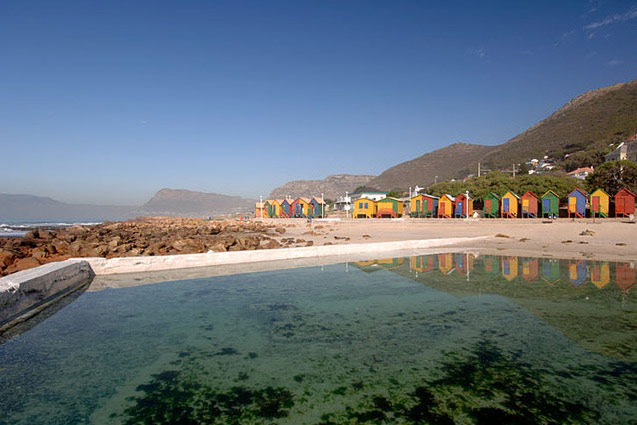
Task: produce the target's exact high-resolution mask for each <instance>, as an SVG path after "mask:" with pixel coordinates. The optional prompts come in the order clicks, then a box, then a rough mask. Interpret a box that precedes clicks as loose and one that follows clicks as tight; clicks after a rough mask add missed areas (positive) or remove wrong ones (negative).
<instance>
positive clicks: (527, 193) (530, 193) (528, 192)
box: [522, 190, 540, 199]
mask: <svg viewBox="0 0 637 425" xmlns="http://www.w3.org/2000/svg"><path fill="white" fill-rule="evenodd" d="M526 195H531V196H533V197H534V198H535V199H540V197H539V196H537V195H536V194H535V193H533V192H531V191H530V190H529V191H527V192H526V193H524V195H522V197H525V196H526Z"/></svg>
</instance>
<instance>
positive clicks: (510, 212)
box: [500, 191, 520, 218]
mask: <svg viewBox="0 0 637 425" xmlns="http://www.w3.org/2000/svg"><path fill="white" fill-rule="evenodd" d="M519 204H520V197H519V196H518V195H516V194H515V193H513V192H511V191H509V192H507V193H505V194H504V196H503V197H502V202H501V211H500V215H501V216H502V218H516V217H517V216H518V209H519Z"/></svg>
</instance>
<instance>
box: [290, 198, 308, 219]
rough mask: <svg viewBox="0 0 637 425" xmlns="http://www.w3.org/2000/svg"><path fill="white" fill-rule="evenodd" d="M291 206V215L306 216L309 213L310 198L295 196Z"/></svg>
mask: <svg viewBox="0 0 637 425" xmlns="http://www.w3.org/2000/svg"><path fill="white" fill-rule="evenodd" d="M291 207H292V217H297V218H298V217H300V218H306V217H308V216H309V215H310V200H309V199H308V198H296V199H295V200H294V202H292V205H291Z"/></svg>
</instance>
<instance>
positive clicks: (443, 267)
mask: <svg viewBox="0 0 637 425" xmlns="http://www.w3.org/2000/svg"><path fill="white" fill-rule="evenodd" d="M453 266H454V264H453V254H451V253H450V252H448V253H445V254H438V270H440V273H442V274H444V275H448V274H449V273H451V272H452V271H453Z"/></svg>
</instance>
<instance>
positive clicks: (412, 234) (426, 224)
mask: <svg viewBox="0 0 637 425" xmlns="http://www.w3.org/2000/svg"><path fill="white" fill-rule="evenodd" d="M264 221H265V222H266V223H273V224H278V225H280V226H283V227H284V228H285V229H286V232H285V234H284V235H282V237H281V238H279V240H282V243H283V244H284V245H285V240H286V239H287V238H295V239H304V240H306V241H312V242H313V243H314V245H324V244H346V243H365V242H386V241H400V240H412V239H432V238H445V237H475V236H491V237H492V238H488V239H484V240H480V241H477V242H474V243H470V244H467V245H465V246H463V248H464V247H467V248H474V249H480V250H481V251H482V252H484V253H492V254H499V255H526V256H537V257H554V258H585V259H600V260H601V259H603V260H608V261H625V260H629V261H632V260H637V224H635V223H632V222H629V221H628V220H621V219H605V220H599V219H597V220H595V222H593V220H592V219H586V220H570V219H559V220H556V221H548V220H541V219H525V220H521V219H519V220H504V219H470V220H461V219H460V220H456V219H454V220H442V219H425V220H423V219H409V218H405V219H402V220H401V219H399V220H391V221H390V220H344V221H340V222H320V221H314V222H313V223H312V224H311V225H310V224H308V223H307V222H306V221H305V220H302V219H286V220H280V219H278V220H277V219H264Z"/></svg>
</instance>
